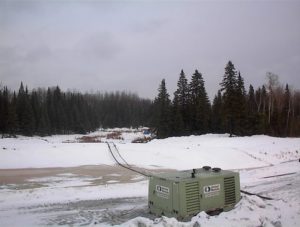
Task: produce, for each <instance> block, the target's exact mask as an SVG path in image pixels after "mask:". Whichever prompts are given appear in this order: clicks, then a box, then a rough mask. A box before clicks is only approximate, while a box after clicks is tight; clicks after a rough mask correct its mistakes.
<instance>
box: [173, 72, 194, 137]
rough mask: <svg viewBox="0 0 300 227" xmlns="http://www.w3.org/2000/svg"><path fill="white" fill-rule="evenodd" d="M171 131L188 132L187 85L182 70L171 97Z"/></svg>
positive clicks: (181, 133)
mask: <svg viewBox="0 0 300 227" xmlns="http://www.w3.org/2000/svg"><path fill="white" fill-rule="evenodd" d="M173 117H174V118H173V125H174V127H173V132H174V134H175V135H186V134H188V133H189V130H190V129H189V126H190V124H189V117H190V116H189V87H188V81H187V79H186V76H185V73H184V72H183V70H181V72H180V76H179V80H178V82H177V90H176V91H175V92H174V99H173Z"/></svg>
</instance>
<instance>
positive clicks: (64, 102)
mask: <svg viewBox="0 0 300 227" xmlns="http://www.w3.org/2000/svg"><path fill="white" fill-rule="evenodd" d="M266 79H267V80H266V81H267V82H266V84H264V85H262V86H260V87H257V88H254V87H253V86H252V85H250V86H249V88H248V89H246V88H245V85H244V79H243V77H242V75H241V73H240V72H238V71H237V70H236V69H235V66H234V64H233V63H232V62H231V61H229V62H228V64H227V65H226V67H225V72H224V76H223V79H222V81H220V84H219V85H216V86H219V88H220V89H219V91H218V93H217V94H216V95H215V97H214V99H213V100H212V103H211V102H210V100H209V98H208V95H207V92H206V89H205V81H204V78H203V76H202V74H201V72H199V71H198V70H195V72H194V74H193V75H191V79H190V82H189V81H188V78H187V76H186V75H185V73H184V71H183V70H181V72H180V74H179V79H178V82H177V90H176V91H175V92H174V95H173V98H172V99H171V98H170V95H169V93H168V91H167V86H166V81H165V80H164V79H163V80H162V81H161V83H160V84H159V88H158V94H157V96H156V98H155V99H154V100H153V101H152V100H150V99H143V98H140V97H138V95H136V94H132V93H128V92H111V93H93V94H88V93H85V94H82V93H80V92H70V91H68V92H63V91H61V89H60V88H59V87H58V86H57V87H51V88H48V89H44V88H38V89H33V90H31V91H29V89H28V88H27V86H26V85H24V84H23V83H21V85H20V88H19V90H18V91H11V90H10V89H8V88H7V87H5V86H2V87H0V133H1V134H2V136H15V135H26V136H32V135H39V136H46V135H53V134H71V133H87V132H91V131H94V130H96V129H97V128H99V127H104V128H108V127H138V126H149V127H151V128H152V129H153V131H154V132H155V133H156V135H157V137H158V138H166V137H169V136H182V135H192V134H193V135H200V134H205V133H229V134H230V135H231V136H234V135H235V136H248V135H256V134H266V135H271V136H281V137H286V136H300V91H297V90H292V89H291V88H290V87H289V85H288V84H286V85H282V84H280V83H279V78H278V76H277V75H275V74H273V73H267V75H266Z"/></svg>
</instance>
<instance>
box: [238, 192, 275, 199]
mask: <svg viewBox="0 0 300 227" xmlns="http://www.w3.org/2000/svg"><path fill="white" fill-rule="evenodd" d="M240 192H241V193H244V194H246V195H256V196H257V197H259V198H261V199H265V200H274V199H273V198H270V197H266V196H262V195H259V194H255V193H251V192H247V191H244V190H240Z"/></svg>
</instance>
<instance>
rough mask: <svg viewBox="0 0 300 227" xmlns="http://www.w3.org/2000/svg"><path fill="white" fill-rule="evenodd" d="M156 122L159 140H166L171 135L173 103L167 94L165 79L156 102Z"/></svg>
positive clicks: (160, 86)
mask: <svg viewBox="0 0 300 227" xmlns="http://www.w3.org/2000/svg"><path fill="white" fill-rule="evenodd" d="M154 107H155V115H154V116H155V120H154V125H155V128H156V133H157V137H158V138H166V137H168V136H169V135H170V133H171V125H170V124H171V119H170V108H171V101H170V98H169V94H168V92H167V88H166V83H165V79H163V80H162V81H161V84H160V85H159V88H158V95H157V97H156V98H155V100H154Z"/></svg>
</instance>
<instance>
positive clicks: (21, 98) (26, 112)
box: [17, 83, 35, 136]
mask: <svg viewBox="0 0 300 227" xmlns="http://www.w3.org/2000/svg"><path fill="white" fill-rule="evenodd" d="M17 115H18V122H19V131H20V133H21V134H23V135H26V136H31V135H32V134H33V132H34V124H35V123H34V116H33V110H32V106H31V104H30V98H29V92H28V89H27V87H26V89H24V86H23V83H21V85H20V89H19V93H18V97H17Z"/></svg>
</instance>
